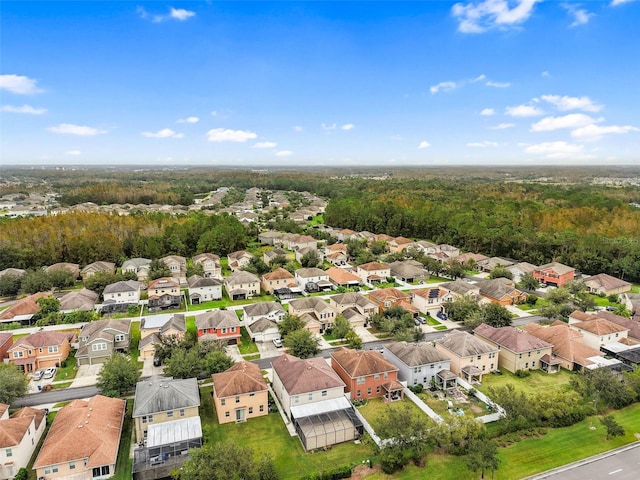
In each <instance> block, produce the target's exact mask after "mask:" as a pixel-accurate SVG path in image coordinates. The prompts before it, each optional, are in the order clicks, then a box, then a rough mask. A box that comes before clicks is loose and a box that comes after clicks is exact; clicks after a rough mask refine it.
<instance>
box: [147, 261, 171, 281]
mask: <svg viewBox="0 0 640 480" xmlns="http://www.w3.org/2000/svg"><path fill="white" fill-rule="evenodd" d="M170 276H171V270H170V269H169V267H168V266H167V264H166V263H164V262H163V261H162V260H158V259H154V260H151V264H150V265H149V279H150V280H155V279H157V278H162V277H170Z"/></svg>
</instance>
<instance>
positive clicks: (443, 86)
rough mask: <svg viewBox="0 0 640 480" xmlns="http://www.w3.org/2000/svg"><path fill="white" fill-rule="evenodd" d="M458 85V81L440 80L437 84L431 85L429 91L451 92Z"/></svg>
mask: <svg viewBox="0 0 640 480" xmlns="http://www.w3.org/2000/svg"><path fill="white" fill-rule="evenodd" d="M457 86H458V84H457V83H456V82H440V83H438V84H436V85H433V86H431V87H429V91H430V92H431V93H438V92H440V91H442V92H450V91H451V90H454V89H455V88H456V87H457Z"/></svg>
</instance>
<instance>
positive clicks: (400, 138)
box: [391, 133, 404, 142]
mask: <svg viewBox="0 0 640 480" xmlns="http://www.w3.org/2000/svg"><path fill="white" fill-rule="evenodd" d="M391 140H395V141H396V142H401V141H402V140H404V138H402V135H400V134H398V133H396V134H395V135H391Z"/></svg>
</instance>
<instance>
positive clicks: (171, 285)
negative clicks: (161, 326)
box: [147, 277, 182, 311]
mask: <svg viewBox="0 0 640 480" xmlns="http://www.w3.org/2000/svg"><path fill="white" fill-rule="evenodd" d="M147 294H148V296H149V310H150V311H157V310H167V309H172V308H180V304H181V300H182V293H181V292H180V283H179V282H178V281H177V280H175V279H174V278H173V277H162V278H157V279H155V280H151V281H150V282H149V287H148V288H147Z"/></svg>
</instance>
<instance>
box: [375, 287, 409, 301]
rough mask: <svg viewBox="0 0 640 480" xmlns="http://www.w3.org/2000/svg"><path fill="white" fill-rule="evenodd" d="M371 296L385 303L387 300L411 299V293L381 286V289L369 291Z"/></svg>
mask: <svg viewBox="0 0 640 480" xmlns="http://www.w3.org/2000/svg"><path fill="white" fill-rule="evenodd" d="M368 296H369V298H370V299H371V300H374V301H376V302H377V303H383V302H384V301H385V300H392V301H399V300H406V301H411V295H409V294H408V293H404V292H402V291H400V290H398V289H397V288H381V289H379V290H373V291H372V292H370V293H369V295H368Z"/></svg>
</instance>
